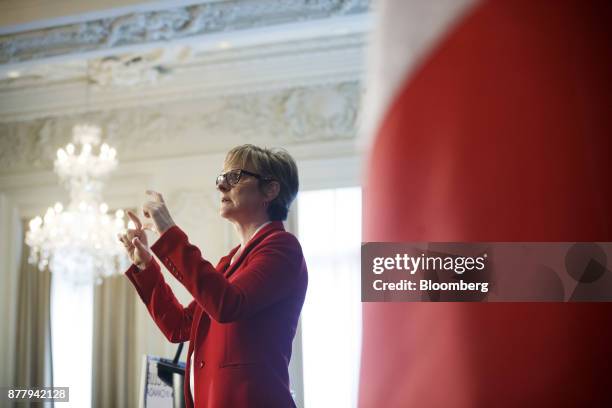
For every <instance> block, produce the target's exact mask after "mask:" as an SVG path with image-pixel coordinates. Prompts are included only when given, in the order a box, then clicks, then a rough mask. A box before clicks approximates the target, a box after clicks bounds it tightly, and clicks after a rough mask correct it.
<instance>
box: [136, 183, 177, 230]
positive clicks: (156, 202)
mask: <svg viewBox="0 0 612 408" xmlns="http://www.w3.org/2000/svg"><path fill="white" fill-rule="evenodd" d="M146 193H147V194H148V195H149V196H151V198H152V200H151V201H147V202H145V203H144V204H143V206H142V212H143V213H144V216H145V217H146V218H150V219H151V220H153V224H154V225H155V229H156V230H157V232H158V233H159V234H160V235H161V234H163V233H164V232H166V231H167V230H168V229H169V228H170V227H172V226H173V225H175V224H174V221H173V220H172V217H170V211H168V207H166V203H165V202H164V199H163V197H162V195H161V194H160V193H158V192H156V191H151V190H147V191H146Z"/></svg>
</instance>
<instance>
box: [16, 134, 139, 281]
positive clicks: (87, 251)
mask: <svg viewBox="0 0 612 408" xmlns="http://www.w3.org/2000/svg"><path fill="white" fill-rule="evenodd" d="M98 145H100V128H99V127H97V126H91V125H77V126H75V127H74V128H73V143H69V144H68V145H66V146H65V147H64V148H61V149H58V151H57V158H56V160H55V162H54V170H55V172H56V173H57V175H58V176H59V178H60V181H61V184H62V185H63V186H64V187H65V188H66V189H67V190H68V191H69V192H70V203H69V204H68V206H67V207H66V208H64V206H63V205H62V203H60V202H57V203H55V205H54V206H53V207H49V208H48V209H47V212H46V213H45V215H44V217H42V218H41V217H40V216H38V217H35V218H33V219H32V220H30V224H29V230H28V232H27V234H26V244H27V245H28V246H29V247H30V256H29V259H28V260H29V262H30V263H32V264H35V265H38V269H40V270H41V271H42V270H45V269H46V268H49V270H50V271H51V272H52V273H54V274H59V275H61V278H62V279H66V280H67V281H69V282H72V283H74V284H75V285H82V284H88V285H89V284H92V283H96V284H100V283H102V279H103V278H104V277H107V276H111V275H114V274H117V273H118V271H119V270H123V269H125V268H126V267H127V265H128V260H127V257H126V255H125V250H124V248H123V247H122V245H121V244H120V243H119V242H118V240H117V234H118V233H122V232H124V231H125V228H126V224H125V214H124V212H123V210H117V211H116V212H115V214H114V215H110V214H109V213H108V205H107V204H106V203H105V202H104V201H103V200H102V189H103V187H104V181H105V179H106V178H107V176H108V174H109V173H110V172H111V171H113V170H114V169H115V168H116V167H117V157H116V156H117V152H116V150H115V149H114V148H112V147H110V146H109V145H107V144H106V143H103V144H102V145H101V146H100V147H99V148H98ZM95 150H98V154H96V153H95V152H94V151H95ZM128 227H129V228H133V225H132V224H131V221H130V222H129V223H128Z"/></svg>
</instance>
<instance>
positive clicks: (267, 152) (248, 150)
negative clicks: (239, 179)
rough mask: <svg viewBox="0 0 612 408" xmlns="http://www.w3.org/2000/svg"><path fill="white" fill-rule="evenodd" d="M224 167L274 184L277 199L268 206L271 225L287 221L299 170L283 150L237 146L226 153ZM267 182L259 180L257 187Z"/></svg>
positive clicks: (296, 190)
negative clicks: (247, 171)
mask: <svg viewBox="0 0 612 408" xmlns="http://www.w3.org/2000/svg"><path fill="white" fill-rule="evenodd" d="M225 163H226V164H231V165H235V166H239V167H240V168H243V169H244V168H245V167H249V168H252V169H253V171H254V172H255V173H257V174H259V175H261V176H262V177H263V178H271V179H274V180H276V181H277V182H278V183H279V185H280V190H279V192H278V196H276V198H275V199H274V200H272V201H271V202H270V204H269V205H268V209H267V211H268V216H269V217H270V220H272V221H284V220H286V219H287V213H288V212H289V207H290V206H291V203H292V202H293V200H294V199H295V197H296V196H297V193H298V189H299V180H298V169H297V165H296V164H295V160H293V157H291V155H290V154H289V152H287V151H286V150H285V149H281V148H265V147H259V146H255V145H252V144H244V145H241V146H236V147H234V148H233V149H231V150H230V151H229V152H227V156H225ZM266 182H268V181H265V180H260V181H259V183H260V187H262V186H263V185H264V184H265V183H266Z"/></svg>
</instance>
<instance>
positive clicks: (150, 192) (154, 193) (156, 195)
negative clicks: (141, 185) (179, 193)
mask: <svg viewBox="0 0 612 408" xmlns="http://www.w3.org/2000/svg"><path fill="white" fill-rule="evenodd" d="M146 193H147V194H148V195H150V196H152V197H153V198H154V199H155V201H159V202H160V203H163V202H164V198H163V197H162V195H161V194H160V193H158V192H157V191H153V190H147V191H146Z"/></svg>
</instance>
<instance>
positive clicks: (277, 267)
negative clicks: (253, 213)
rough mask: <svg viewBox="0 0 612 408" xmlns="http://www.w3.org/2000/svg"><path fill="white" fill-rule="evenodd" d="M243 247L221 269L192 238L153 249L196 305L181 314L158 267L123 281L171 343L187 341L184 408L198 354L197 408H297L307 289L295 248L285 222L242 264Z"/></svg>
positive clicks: (255, 244) (256, 242)
mask: <svg viewBox="0 0 612 408" xmlns="http://www.w3.org/2000/svg"><path fill="white" fill-rule="evenodd" d="M238 248H239V247H236V248H234V249H232V251H231V252H230V253H229V254H227V255H226V256H224V257H223V258H221V260H220V261H219V263H218V264H217V266H216V267H214V266H213V265H212V264H211V263H209V262H208V261H206V260H205V259H203V258H202V256H201V253H200V250H199V249H198V248H197V247H195V246H194V245H191V244H190V243H189V241H188V240H187V235H185V233H184V232H183V231H182V230H181V229H180V228H178V227H176V226H174V227H172V228H170V229H169V230H167V231H166V232H165V233H164V234H162V236H161V237H160V238H159V239H158V240H157V242H155V244H153V245H152V246H151V250H152V251H153V253H155V255H157V257H158V258H159V259H160V260H161V261H162V263H163V264H164V265H165V266H166V268H168V270H169V271H170V272H171V273H172V274H173V275H174V277H175V278H176V279H178V280H179V281H180V282H181V283H182V284H183V285H184V286H185V288H187V290H188V291H189V293H191V294H192V295H193V298H194V300H193V301H192V302H191V303H190V304H189V306H188V307H183V306H182V305H181V304H180V303H179V302H178V300H177V299H176V297H175V296H174V294H173V293H172V290H171V289H170V287H169V286H168V285H167V284H166V282H165V281H164V278H163V275H162V274H161V272H160V268H159V265H158V263H157V262H156V261H155V260H154V261H152V262H151V264H150V265H149V266H148V267H147V268H146V269H144V270H142V271H140V270H139V269H138V268H137V267H136V266H135V265H132V266H131V267H130V268H129V269H128V270H127V271H126V275H127V277H128V278H129V279H130V281H131V282H132V283H133V284H134V286H135V287H136V291H137V292H138V295H139V296H140V298H141V299H142V301H143V302H144V303H145V304H146V306H147V309H148V310H149V313H150V314H151V316H152V317H153V320H154V321H155V323H156V324H157V325H158V326H159V328H160V329H161V331H162V333H163V334H164V335H165V336H166V338H167V339H168V340H169V341H171V342H173V343H179V342H183V341H187V340H189V351H188V353H187V367H186V372H185V388H184V391H185V404H186V407H187V408H191V407H193V406H194V402H193V401H192V399H191V395H190V392H189V374H190V359H191V354H192V353H195V354H194V365H195V367H194V397H195V406H196V407H197V408H221V407H228V408H240V407H262V408H275V407H283V408H287V407H295V403H294V402H293V399H292V398H291V394H290V392H289V372H288V365H289V360H290V358H291V343H292V341H293V337H294V336H295V332H296V328H297V323H298V318H299V315H300V311H301V310H302V305H303V303H304V297H305V295H306V286H307V284H308V273H307V270H306V263H305V261H304V257H303V255H302V249H301V247H300V244H299V242H298V240H297V239H296V238H295V237H294V236H293V235H292V234H290V233H288V232H286V231H285V229H284V227H283V223H282V222H281V221H273V222H271V223H269V224H268V225H266V226H264V227H263V228H261V229H260V230H259V231H258V232H257V234H255V236H254V237H253V238H252V239H251V240H250V241H249V243H248V244H247V246H246V248H245V249H244V250H243V252H242V253H241V254H240V256H239V258H238V259H237V260H236V261H235V262H234V264H232V265H231V266H229V263H230V260H231V259H232V256H233V255H234V254H235V253H236V251H237V250H238Z"/></svg>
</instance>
